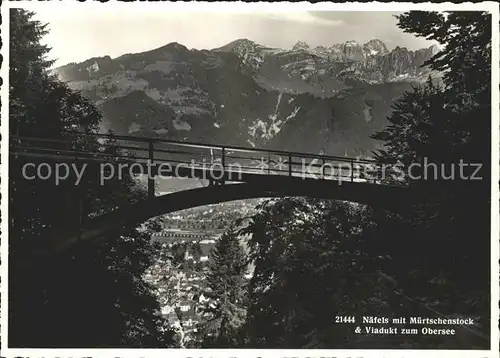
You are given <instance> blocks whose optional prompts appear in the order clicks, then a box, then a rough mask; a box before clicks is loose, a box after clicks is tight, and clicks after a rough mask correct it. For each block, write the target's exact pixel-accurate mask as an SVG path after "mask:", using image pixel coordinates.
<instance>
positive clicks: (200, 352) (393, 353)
mask: <svg viewBox="0 0 500 358" xmlns="http://www.w3.org/2000/svg"><path fill="white" fill-rule="evenodd" d="M75 6H76V7H77V8H82V7H93V8H95V9H96V11H98V12H101V13H102V12H105V13H107V14H109V15H108V16H119V14H120V13H121V12H131V11H133V12H134V13H138V12H142V11H144V12H150V11H154V12H158V11H165V10H167V9H168V11H178V12H181V11H182V12H185V11H191V12H195V11H196V12H198V11H199V12H203V11H207V12H220V11H224V12H250V11H263V12H267V11H273V12H298V11H311V10H316V11H325V10H329V11H409V10H436V11H446V10H449V11H452V10H476V11H479V10H483V11H489V12H491V13H492V21H493V24H492V28H493V35H492V36H493V38H492V63H493V64H499V63H500V58H499V6H498V4H497V3H495V2H483V3H476V4H473V3H463V4H453V3H441V4H433V3H420V4H414V3H377V2H372V3H341V4H334V3H317V4H311V3H307V2H300V3H288V2H281V3H266V2H259V3H242V2H225V3H221V2H218V3H217V2H214V3H210V2H175V3H171V2H151V3H148V2H142V1H141V2H137V1H136V2H134V3H122V2H116V1H110V2H107V3H99V2H96V1H87V2H84V3H77V2H74V1H71V2H69V1H67V2H62V1H54V2H23V1H15V2H7V1H4V2H3V3H2V11H1V13H2V15H3V16H2V17H3V19H2V20H3V21H2V24H1V34H2V40H3V47H2V56H3V58H4V59H8V58H9V54H8V47H9V40H8V39H9V27H8V24H9V19H8V17H9V11H8V9H9V8H20V7H21V8H26V9H30V10H33V11H36V9H37V8H40V7H42V8H53V9H54V11H59V12H63V11H65V9H68V8H72V7H75ZM7 62H8V61H6V60H4V62H3V66H2V69H1V72H0V74H1V76H2V79H3V81H4V82H3V86H2V92H1V96H2V97H1V99H2V104H3V105H2V108H1V118H3V119H4V120H2V121H1V134H2V139H3V140H2V143H1V144H2V145H1V155H2V156H1V162H0V173H2V180H1V194H2V199H3V200H2V201H1V213H2V219H3V220H1V226H0V229H1V233H2V245H1V259H2V260H1V261H2V263H3V264H2V266H1V283H2V285H1V298H2V304H1V305H0V307H1V321H0V322H1V328H2V329H1V342H2V345H1V346H2V351H1V354H0V355H1V356H3V357H15V356H17V357H19V356H20V357H35V356H38V357H40V356H43V357H55V356H57V357H70V356H74V357H84V356H91V357H137V356H142V355H144V356H147V357H165V356H168V357H217V358H219V357H220V358H223V357H239V358H256V357H318V358H319V357H398V358H400V357H426V358H428V357H464V358H493V357H498V356H499V332H498V322H499V307H498V302H499V286H498V284H499V277H498V276H497V275H498V273H499V272H500V270H499V255H498V253H499V186H498V183H499V163H500V160H499V145H500V143H499V130H498V129H499V127H500V122H499V111H498V107H496V106H495V105H494V106H492V107H493V114H492V120H493V123H492V129H493V130H492V137H491V138H492V180H491V184H492V188H491V189H492V200H491V201H492V228H491V252H492V257H491V267H492V270H491V273H492V275H491V276H492V285H491V312H492V315H491V350H489V351H487V350H484V351H482V350H481V351H475V350H467V351H464V350H420V351H419V350H397V349H394V350H393V349H385V350H357V349H353V350H271V349H269V350H260V349H259V350H253V349H247V350H236V349H215V350H212V349H188V350H186V349H147V350H141V349H10V348H5V346H6V343H7V333H8V332H7V315H8V310H7V296H8V295H7V286H8V282H7V279H8V278H7V270H8V268H7V266H6V263H7V257H8V244H7V237H8V220H6V218H7V214H8V212H7V210H8V207H7V200H6V199H7V197H8V181H7V180H6V179H7V171H8V159H9V156H8V145H7V142H6V141H7V138H8V133H9V131H8V121H7V120H5V118H8V105H7V104H8V92H7V91H6V90H5V89H6V88H9V84H8V74H9V72H8V66H7V65H8V63H7ZM491 72H492V88H493V94H492V103H493V104H495V103H499V92H498V88H499V66H496V65H493V66H492V71H491ZM47 324H50V322H47ZM96 324H98V323H97V322H96Z"/></svg>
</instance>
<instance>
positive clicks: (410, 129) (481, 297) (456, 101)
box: [373, 11, 491, 344]
mask: <svg viewBox="0 0 500 358" xmlns="http://www.w3.org/2000/svg"><path fill="white" fill-rule="evenodd" d="M399 26H400V27H401V28H402V29H403V30H404V31H405V32H410V33H413V34H415V35H417V36H424V37H426V38H427V39H432V40H437V41H438V42H440V43H441V44H442V45H444V49H443V50H442V51H441V52H439V53H437V54H436V55H435V56H434V57H433V58H431V59H430V60H429V61H427V63H426V64H425V65H428V66H430V67H431V68H432V69H434V70H438V71H443V72H444V77H443V86H442V87H437V86H435V85H433V84H432V83H431V82H430V81H429V82H427V84H426V85H425V86H424V87H417V88H414V89H413V91H411V92H408V93H406V94H405V95H404V96H403V97H402V98H401V99H400V100H399V101H398V102H397V103H396V104H395V106H394V111H393V112H392V114H391V115H390V116H389V118H388V120H389V122H390V125H389V126H388V127H387V128H386V129H385V130H384V131H382V132H380V133H376V134H375V135H374V136H373V137H374V138H376V139H379V140H383V141H385V147H386V149H385V150H384V151H381V152H380V153H379V157H380V158H382V159H384V160H388V161H392V162H397V161H401V162H402V163H404V164H405V165H409V164H410V163H414V162H417V163H422V162H423V159H424V158H426V160H427V162H428V163H434V164H437V166H438V171H439V172H438V173H437V180H436V179H434V178H435V177H434V173H432V172H431V175H430V176H429V177H428V178H427V179H425V178H423V177H422V178H413V179H409V180H408V183H409V184H410V189H411V191H412V193H413V197H414V198H417V201H416V202H413V203H408V206H407V207H406V212H405V213H404V215H403V217H401V218H400V219H397V220H391V219H390V220H387V219H385V218H383V217H382V216H381V217H380V221H379V224H380V227H381V230H384V231H385V232H387V233H388V237H392V238H394V240H393V241H392V244H388V243H386V245H388V246H392V247H393V249H392V250H396V251H399V254H398V255H397V256H395V257H396V258H398V260H397V264H396V263H395V265H394V266H393V271H394V275H395V276H399V277H400V278H401V280H399V281H400V282H405V283H406V285H405V286H406V287H407V289H408V290H410V291H413V293H414V294H418V295H420V296H422V297H423V296H424V294H423V293H424V292H425V295H426V296H427V297H428V298H429V300H431V297H432V300H433V301H439V302H440V305H439V309H441V310H443V311H447V312H449V313H457V314H470V315H477V316H480V317H481V323H482V324H483V326H484V327H486V329H487V327H489V323H488V322H489V321H488V318H487V317H489V308H488V307H489V300H488V297H489V294H488V292H489V280H490V267H489V258H490V203H489V198H490V192H489V191H490V179H489V178H490V173H491V168H490V147H491V141H490V130H491V98H490V95H491V80H490V73H491V15H490V14H487V13H481V12H448V13H446V14H442V13H433V12H420V11H416V12H409V13H405V14H403V15H400V16H399ZM460 161H463V162H464V163H467V164H469V163H473V164H474V165H478V166H481V168H482V169H481V171H480V173H479V176H481V177H482V180H464V179H462V178H460V175H459V169H458V168H457V166H458V163H459V162H460ZM452 166H455V176H454V178H453V179H444V178H443V177H442V169H441V168H445V170H446V172H445V173H446V175H450V174H451V167H452ZM471 169H472V168H468V169H466V170H465V171H464V172H465V174H466V175H472V173H473V170H471ZM417 174H423V173H422V171H420V173H417ZM402 204H403V205H402V207H403V206H404V200H402ZM382 227H383V229H382ZM391 227H394V228H395V227H400V229H399V230H402V231H404V232H406V233H408V235H407V237H406V240H405V241H404V242H401V240H396V233H395V232H394V231H393V230H394V229H391ZM396 248H397V249H396ZM404 272H410V273H411V276H412V278H410V279H408V278H407V279H403V277H404ZM402 275H403V276H402ZM464 302H467V303H468V304H467V305H465V304H464ZM481 343H482V344H484V343H485V342H481Z"/></svg>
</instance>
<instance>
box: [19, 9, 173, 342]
mask: <svg viewBox="0 0 500 358" xmlns="http://www.w3.org/2000/svg"><path fill="white" fill-rule="evenodd" d="M10 15H11V16H10V29H11V31H10V35H11V40H10V90H9V91H10V99H11V101H10V118H9V121H10V137H11V139H12V140H11V143H10V145H11V150H14V151H18V150H19V151H20V150H22V147H21V144H22V140H21V141H19V140H18V139H17V137H18V136H21V137H29V136H32V137H38V138H42V139H43V138H50V139H63V140H67V144H65V145H66V146H72V147H73V148H75V147H77V146H79V147H83V146H86V147H87V148H88V149H92V150H103V148H102V145H101V144H99V143H97V141H95V140H89V141H87V142H82V141H81V140H79V139H78V138H76V137H74V136H72V135H69V134H68V132H71V131H81V132H88V133H93V132H95V131H96V130H97V128H98V124H99V122H100V120H101V116H100V113H99V112H98V110H97V109H96V108H95V107H94V106H93V105H92V104H91V103H90V102H89V101H88V100H86V99H85V98H83V97H81V96H80V95H79V94H78V93H76V92H74V91H72V90H71V89H69V88H68V87H67V85H66V84H64V83H62V82H60V81H58V80H57V78H55V77H54V76H52V75H50V74H49V73H48V69H49V67H50V66H51V64H52V62H51V61H49V60H47V59H46V56H47V53H48V50H49V49H48V48H47V47H45V46H42V45H41V44H40V40H41V38H42V36H44V35H45V34H46V29H45V26H44V25H42V24H40V23H39V22H37V21H35V20H34V19H33V16H34V14H33V13H32V12H29V11H25V10H20V9H13V10H11V14H10ZM40 145H42V144H40ZM108 148H113V146H112V145H109V146H108ZM59 149H61V148H59ZM66 149H67V148H66ZM113 150H114V149H111V151H112V152H109V153H107V154H108V155H109V156H113ZM26 162H27V160H26V158H24V157H22V156H19V157H16V156H11V159H10V161H9V190H10V192H9V216H10V217H9V224H10V225H9V345H10V346H14V347H85V346H87V347H117V346H121V345H125V346H137V347H151V346H153V347H154V346H158V345H159V346H164V345H165V344H167V343H168V342H169V334H168V332H165V329H166V328H167V327H165V324H164V321H163V320H162V319H161V317H160V315H159V306H158V303H157V302H156V300H155V299H154V297H153V296H152V295H151V292H150V287H149V286H148V285H147V284H145V283H144V281H143V280H142V277H141V276H142V274H143V273H144V271H145V269H146V268H147V267H148V266H149V265H150V264H151V259H152V257H153V250H152V247H151V245H150V244H149V236H148V235H143V234H140V233H138V232H136V231H135V230H133V231H132V232H130V233H129V234H128V235H124V236H123V237H118V235H109V236H107V237H103V238H101V240H100V241H98V242H82V243H79V244H77V245H74V247H72V248H71V249H69V250H68V251H67V252H65V253H64V254H61V255H59V256H54V257H51V258H50V260H46V261H45V262H42V264H38V265H35V266H34V267H31V268H29V269H22V268H19V267H18V266H17V265H16V263H17V262H18V261H26V259H27V258H29V257H30V256H29V255H30V254H31V253H33V252H37V250H38V249H40V248H47V247H50V246H49V245H50V244H51V243H52V241H53V240H54V238H55V237H57V235H56V234H57V231H58V230H63V229H64V228H65V227H73V228H75V227H78V226H77V225H78V223H79V219H80V218H83V215H82V214H83V212H82V207H85V208H86V211H85V213H86V214H92V213H94V214H95V213H100V212H106V211H109V210H113V209H114V208H115V206H116V205H119V204H120V203H124V202H129V201H130V200H135V199H134V198H137V196H140V195H141V193H138V192H136V191H135V190H134V185H133V184H134V183H133V180H132V179H131V178H130V177H128V178H125V180H122V181H110V182H109V183H108V184H107V185H108V186H107V187H106V188H103V187H100V186H99V184H98V183H96V181H95V178H96V177H95V174H96V172H95V168H94V169H92V170H89V171H90V172H93V173H91V174H90V175H89V176H87V175H85V177H84V178H83V179H82V183H81V184H80V185H78V186H75V185H74V184H73V183H74V182H71V179H74V178H70V179H68V180H67V181H64V182H62V183H61V184H60V185H56V184H55V183H54V181H50V180H36V179H35V180H25V178H24V177H23V176H22V174H21V173H22V171H21V169H22V166H23V165H24V164H25V163H26ZM86 174H87V173H86Z"/></svg>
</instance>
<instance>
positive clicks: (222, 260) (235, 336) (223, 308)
mask: <svg viewBox="0 0 500 358" xmlns="http://www.w3.org/2000/svg"><path fill="white" fill-rule="evenodd" d="M246 270H247V260H246V257H245V254H244V252H243V249H242V247H241V245H240V243H239V242H238V236H237V233H236V231H235V230H234V228H230V229H229V230H228V231H227V232H225V233H224V234H223V235H222V236H221V237H220V238H219V239H217V241H216V243H215V246H214V248H213V250H212V252H211V254H210V265H209V273H208V275H207V287H208V288H209V289H210V292H211V295H212V296H213V297H214V298H215V300H214V302H213V306H212V305H209V306H208V307H206V308H205V310H204V311H205V314H206V315H207V316H208V318H207V320H206V321H205V322H204V323H203V325H202V327H201V330H202V332H203V335H204V345H205V346H207V347H220V348H235V347H236V346H238V344H239V335H240V328H241V326H242V325H243V323H244V322H245V316H246V280H245V273H246Z"/></svg>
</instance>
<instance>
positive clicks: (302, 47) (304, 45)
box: [292, 41, 310, 51]
mask: <svg viewBox="0 0 500 358" xmlns="http://www.w3.org/2000/svg"><path fill="white" fill-rule="evenodd" d="M292 50H293V51H299V50H304V51H308V50H310V47H309V45H308V44H307V42H304V41H298V42H297V43H296V44H295V45H294V46H293V48H292Z"/></svg>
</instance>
